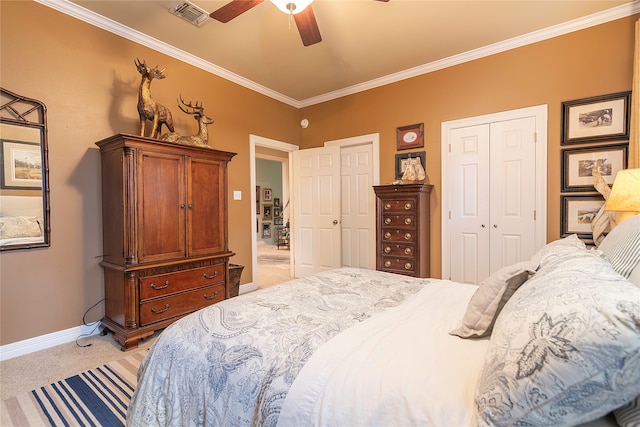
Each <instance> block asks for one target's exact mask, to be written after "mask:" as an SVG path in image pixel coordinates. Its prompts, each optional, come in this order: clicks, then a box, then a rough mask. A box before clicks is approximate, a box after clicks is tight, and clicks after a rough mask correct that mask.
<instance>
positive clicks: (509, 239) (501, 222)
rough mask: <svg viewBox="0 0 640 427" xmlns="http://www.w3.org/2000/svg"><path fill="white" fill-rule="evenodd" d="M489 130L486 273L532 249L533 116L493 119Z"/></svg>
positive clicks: (534, 185)
mask: <svg viewBox="0 0 640 427" xmlns="http://www.w3.org/2000/svg"><path fill="white" fill-rule="evenodd" d="M490 133H491V144H490V146H491V149H490V150H491V170H490V179H489V181H490V190H489V195H490V198H489V200H490V201H489V205H490V206H491V220H490V222H491V233H490V237H491V243H490V245H489V247H490V248H491V251H490V254H491V260H490V262H489V265H490V271H489V272H488V273H489V274H491V273H493V272H495V271H496V270H498V269H500V268H502V267H505V266H507V265H511V264H514V263H516V262H519V261H523V260H526V259H529V258H531V256H532V255H533V254H534V253H535V238H534V234H535V197H532V196H533V195H534V194H535V189H536V182H535V177H536V168H535V150H536V149H535V138H534V135H535V118H534V117H525V118H522V119H514V120H507V121H503V122H496V123H492V124H491V131H490ZM487 276H488V274H487ZM485 277H486V276H485ZM479 279H480V280H483V279H484V277H480V278H479ZM476 283H479V282H476Z"/></svg>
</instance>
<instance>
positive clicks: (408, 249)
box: [404, 248, 413, 255]
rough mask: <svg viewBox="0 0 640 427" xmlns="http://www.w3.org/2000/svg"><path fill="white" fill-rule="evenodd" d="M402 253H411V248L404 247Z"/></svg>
mask: <svg viewBox="0 0 640 427" xmlns="http://www.w3.org/2000/svg"><path fill="white" fill-rule="evenodd" d="M404 253H405V255H411V254H412V253H413V250H412V249H411V248H405V250H404Z"/></svg>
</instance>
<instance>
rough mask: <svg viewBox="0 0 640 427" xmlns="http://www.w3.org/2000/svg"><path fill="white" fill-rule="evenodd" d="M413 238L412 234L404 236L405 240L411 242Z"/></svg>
mask: <svg viewBox="0 0 640 427" xmlns="http://www.w3.org/2000/svg"><path fill="white" fill-rule="evenodd" d="M411 238H412V236H411V233H405V234H404V240H411Z"/></svg>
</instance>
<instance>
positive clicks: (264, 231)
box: [262, 222, 271, 237]
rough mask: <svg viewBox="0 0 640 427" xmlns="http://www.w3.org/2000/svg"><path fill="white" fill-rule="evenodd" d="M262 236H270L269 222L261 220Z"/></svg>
mask: <svg viewBox="0 0 640 427" xmlns="http://www.w3.org/2000/svg"><path fill="white" fill-rule="evenodd" d="M262 237H271V223H270V222H263V223H262Z"/></svg>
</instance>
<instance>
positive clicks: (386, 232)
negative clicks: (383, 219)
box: [382, 228, 416, 242]
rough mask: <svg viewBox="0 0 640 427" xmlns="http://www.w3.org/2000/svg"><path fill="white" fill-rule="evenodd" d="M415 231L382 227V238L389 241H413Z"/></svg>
mask: <svg viewBox="0 0 640 427" xmlns="http://www.w3.org/2000/svg"><path fill="white" fill-rule="evenodd" d="M415 239H416V233H415V232H414V231H413V230H399V229H391V228H383V229H382V240H383V241H389V242H415Z"/></svg>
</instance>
